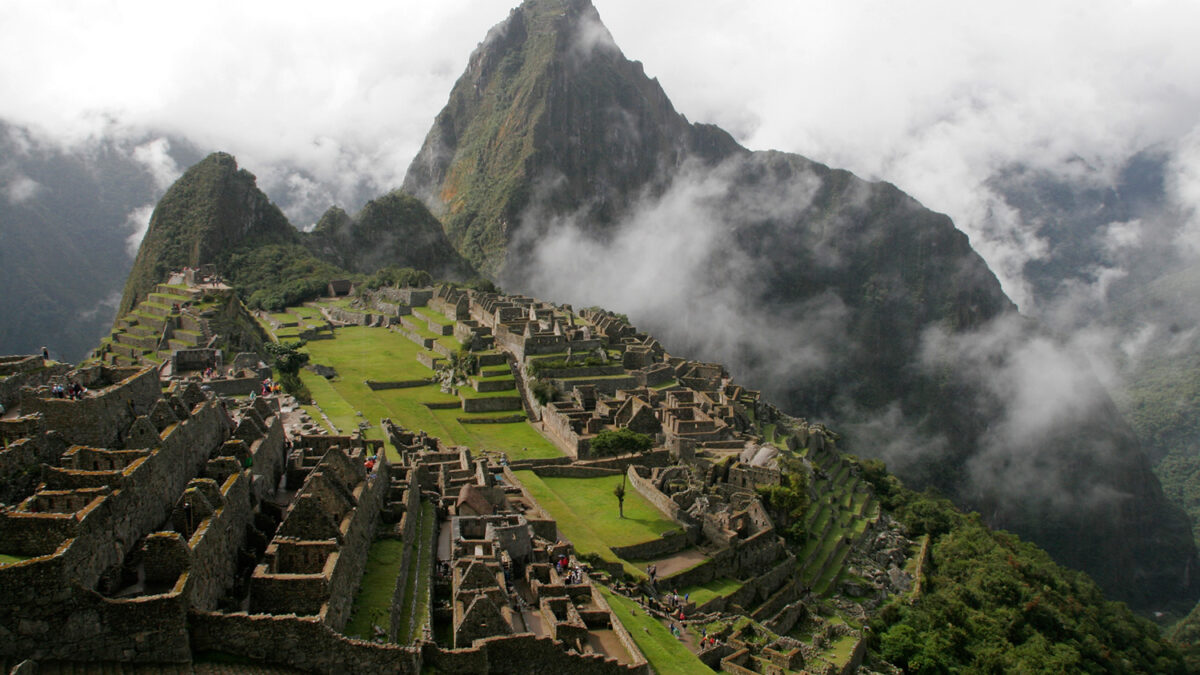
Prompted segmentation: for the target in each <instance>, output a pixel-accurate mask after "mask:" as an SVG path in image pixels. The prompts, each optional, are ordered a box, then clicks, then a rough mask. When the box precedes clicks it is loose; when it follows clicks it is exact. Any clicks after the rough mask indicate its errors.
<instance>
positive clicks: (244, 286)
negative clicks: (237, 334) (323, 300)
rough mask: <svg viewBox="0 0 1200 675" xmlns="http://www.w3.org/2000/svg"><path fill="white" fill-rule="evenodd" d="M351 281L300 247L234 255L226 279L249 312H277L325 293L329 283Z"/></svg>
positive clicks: (281, 246)
mask: <svg viewBox="0 0 1200 675" xmlns="http://www.w3.org/2000/svg"><path fill="white" fill-rule="evenodd" d="M345 278H351V279H356V277H354V275H351V274H348V273H347V272H346V271H345V270H343V269H341V268H340V267H337V266H335V265H331V264H329V263H327V262H323V261H321V260H318V259H317V258H316V257H315V256H314V255H313V254H312V253H309V252H308V250H307V249H305V248H304V247H303V246H300V245H299V244H290V245H274V246H260V247H258V248H255V249H251V250H248V251H244V252H241V253H237V254H234V255H233V256H232V258H231V259H230V274H229V279H230V281H231V282H232V283H233V285H234V287H235V288H236V289H237V290H238V293H240V294H241V295H242V297H244V298H246V305H247V306H248V307H250V308H251V309H265V310H268V311H273V312H278V311H281V310H283V309H284V308H285V307H290V306H293V305H299V304H301V303H303V302H307V301H309V300H313V299H316V298H318V297H320V296H322V295H324V294H325V293H326V289H327V288H328V287H329V282H330V281H333V280H335V279H345Z"/></svg>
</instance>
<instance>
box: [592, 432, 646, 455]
mask: <svg viewBox="0 0 1200 675" xmlns="http://www.w3.org/2000/svg"><path fill="white" fill-rule="evenodd" d="M589 447H590V448H591V451H592V454H594V455H597V456H599V457H606V456H611V457H616V456H618V455H624V454H627V453H635V452H645V451H647V450H649V449H650V448H653V447H654V439H653V438H651V437H650V436H647V435H646V434H639V433H638V432H636V431H633V430H632V429H628V428H626V429H617V430H616V431H613V430H612V429H605V430H604V431H601V432H600V433H598V434H596V437H595V438H593V439H592V442H591V445H590V446H589Z"/></svg>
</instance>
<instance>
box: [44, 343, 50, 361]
mask: <svg viewBox="0 0 1200 675" xmlns="http://www.w3.org/2000/svg"><path fill="white" fill-rule="evenodd" d="M42 359H43V360H45V361H49V360H50V350H49V349H46V347H45V345H43V346H42Z"/></svg>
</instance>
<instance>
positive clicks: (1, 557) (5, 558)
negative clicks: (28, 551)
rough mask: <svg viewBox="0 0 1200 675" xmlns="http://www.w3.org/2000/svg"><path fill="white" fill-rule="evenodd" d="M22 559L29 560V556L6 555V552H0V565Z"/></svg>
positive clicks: (17, 561)
mask: <svg viewBox="0 0 1200 675" xmlns="http://www.w3.org/2000/svg"><path fill="white" fill-rule="evenodd" d="M22 560H29V558H28V557H26V556H23V555H8V554H7V553H0V565H6V564H8V563H19V562H21V561H22Z"/></svg>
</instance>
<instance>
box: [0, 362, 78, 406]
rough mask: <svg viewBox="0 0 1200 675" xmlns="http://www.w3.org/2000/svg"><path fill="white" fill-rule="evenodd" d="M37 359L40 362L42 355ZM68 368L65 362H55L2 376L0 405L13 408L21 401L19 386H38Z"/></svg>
mask: <svg viewBox="0 0 1200 675" xmlns="http://www.w3.org/2000/svg"><path fill="white" fill-rule="evenodd" d="M37 360H38V363H39V364H41V361H42V357H40V356H38V357H37ZM70 370H71V366H69V365H67V364H65V363H56V364H53V365H50V366H46V367H44V368H41V367H39V368H35V369H32V370H25V371H21V372H18V373H14V374H12V375H9V376H7V377H4V378H2V379H0V405H3V406H4V407H5V408H14V407H16V406H18V405H20V403H21V387H40V386H42V385H44V384H46V383H47V382H49V381H50V380H51V379H52V378H55V377H61V376H63V375H66V374H67V373H68V372H70ZM26 412H28V411H26Z"/></svg>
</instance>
